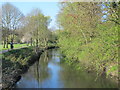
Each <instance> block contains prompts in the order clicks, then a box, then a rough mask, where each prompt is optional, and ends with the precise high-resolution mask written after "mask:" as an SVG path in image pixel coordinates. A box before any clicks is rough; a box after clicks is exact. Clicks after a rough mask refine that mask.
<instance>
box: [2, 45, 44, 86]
mask: <svg viewBox="0 0 120 90" xmlns="http://www.w3.org/2000/svg"><path fill="white" fill-rule="evenodd" d="M40 53H42V50H41V51H39V54H40ZM38 58H39V55H37V54H36V53H35V52H34V50H33V48H32V47H29V48H22V49H16V50H11V51H9V52H6V53H4V54H3V55H2V76H3V77H2V87H3V88H11V87H12V86H13V85H14V84H15V83H16V82H17V81H18V80H19V79H20V75H21V74H22V73H24V72H25V71H26V70H27V69H28V67H29V66H30V65H31V64H32V63H33V62H35V61H36V60H37V59H38Z"/></svg>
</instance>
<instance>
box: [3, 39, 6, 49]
mask: <svg viewBox="0 0 120 90" xmlns="http://www.w3.org/2000/svg"><path fill="white" fill-rule="evenodd" d="M5 45H6V40H4V41H3V48H5Z"/></svg>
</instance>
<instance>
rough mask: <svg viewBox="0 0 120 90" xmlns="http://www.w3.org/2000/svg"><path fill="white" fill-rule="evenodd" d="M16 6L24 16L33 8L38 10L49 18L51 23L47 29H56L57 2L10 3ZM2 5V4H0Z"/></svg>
mask: <svg viewBox="0 0 120 90" xmlns="http://www.w3.org/2000/svg"><path fill="white" fill-rule="evenodd" d="M10 3H11V4H12V5H14V6H16V7H17V8H18V9H19V10H20V11H21V12H22V13H23V14H24V15H27V14H28V13H30V12H31V10H32V9H34V8H39V9H40V10H41V11H42V13H43V14H44V15H45V16H50V17H51V19H52V21H51V23H50V25H49V28H53V27H54V28H56V29H57V28H58V27H57V25H56V17H57V14H58V12H59V4H58V2H10ZM0 5H2V3H0Z"/></svg>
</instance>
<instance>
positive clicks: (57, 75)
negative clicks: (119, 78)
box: [15, 49, 117, 88]
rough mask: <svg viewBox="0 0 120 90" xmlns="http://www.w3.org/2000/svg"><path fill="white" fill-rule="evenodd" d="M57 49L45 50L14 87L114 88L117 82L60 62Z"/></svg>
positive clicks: (60, 56)
mask: <svg viewBox="0 0 120 90" xmlns="http://www.w3.org/2000/svg"><path fill="white" fill-rule="evenodd" d="M62 59H63V57H62V55H61V54H60V52H59V49H53V50H48V51H45V52H44V53H43V54H42V55H41V57H40V59H39V61H37V62H36V63H34V64H33V65H32V66H31V67H30V68H29V70H28V71H27V72H26V73H25V74H23V75H22V78H21V80H20V81H19V82H17V83H16V86H15V87H16V88H116V87H117V84H116V83H115V82H114V81H113V80H111V79H108V78H104V77H99V78H98V79H97V80H96V81H95V79H96V74H94V73H87V72H86V71H83V70H79V71H78V70H75V69H74V68H73V67H71V66H69V65H67V64H65V63H63V62H62Z"/></svg>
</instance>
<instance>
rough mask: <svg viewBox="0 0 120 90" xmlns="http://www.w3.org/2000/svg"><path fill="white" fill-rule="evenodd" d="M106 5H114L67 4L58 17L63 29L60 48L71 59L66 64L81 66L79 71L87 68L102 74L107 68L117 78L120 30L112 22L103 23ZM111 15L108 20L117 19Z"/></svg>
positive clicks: (59, 41) (60, 33) (59, 43)
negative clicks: (119, 36)
mask: <svg viewBox="0 0 120 90" xmlns="http://www.w3.org/2000/svg"><path fill="white" fill-rule="evenodd" d="M103 5H108V6H110V5H111V4H104V3H85V2H84V3H82V2H77V3H63V4H62V5H61V8H62V9H61V12H60V13H59V15H58V22H59V25H61V27H62V28H63V30H60V31H59V34H58V45H59V46H60V48H61V51H62V53H63V54H64V55H65V56H66V58H67V59H65V61H66V62H67V63H69V64H71V63H78V65H79V66H78V65H77V66H76V67H77V68H78V69H79V68H82V67H84V68H85V69H87V70H94V71H97V72H99V74H101V73H102V72H104V69H106V73H109V72H111V73H113V72H115V75H116V76H117V70H118V67H117V65H118V30H120V27H119V26H118V24H117V23H115V22H112V21H110V20H106V21H102V19H103V15H104V13H103V12H104V9H105V8H104V9H102V8H101V7H103ZM106 9H107V10H108V11H110V10H111V8H108V7H106ZM108 13H109V14H108V15H107V18H112V19H114V18H113V17H111V15H110V14H112V13H110V12H108ZM93 14H94V15H93ZM66 17H67V18H66ZM104 19H106V18H104ZM111 67H112V68H111Z"/></svg>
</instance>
